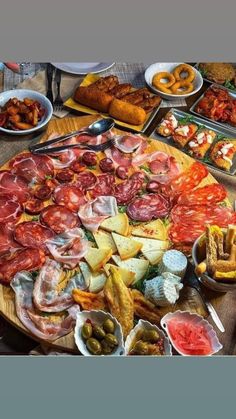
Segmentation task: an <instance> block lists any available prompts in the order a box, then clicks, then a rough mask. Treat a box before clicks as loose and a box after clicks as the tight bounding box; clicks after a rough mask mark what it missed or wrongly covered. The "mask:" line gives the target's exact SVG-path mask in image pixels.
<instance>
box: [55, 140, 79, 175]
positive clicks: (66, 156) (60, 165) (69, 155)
mask: <svg viewBox="0 0 236 419" xmlns="http://www.w3.org/2000/svg"><path fill="white" fill-rule="evenodd" d="M57 145H58V144H57ZM63 145H65V144H63ZM56 155H57V157H58V158H55V156H56ZM76 158H77V155H76V153H75V150H66V151H63V152H59V153H57V154H56V153H52V154H51V160H52V162H53V166H54V169H56V170H60V169H65V168H67V167H70V165H71V164H72V163H73V161H75V159H76Z"/></svg>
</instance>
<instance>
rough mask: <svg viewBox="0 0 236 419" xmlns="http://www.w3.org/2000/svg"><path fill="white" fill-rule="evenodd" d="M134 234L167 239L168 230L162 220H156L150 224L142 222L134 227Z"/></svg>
mask: <svg viewBox="0 0 236 419" xmlns="http://www.w3.org/2000/svg"><path fill="white" fill-rule="evenodd" d="M132 236H138V237H144V238H149V239H157V240H166V239H167V232H166V227H165V226H164V224H163V222H162V221H161V220H154V221H151V222H150V223H148V224H140V225H139V226H135V227H133V228H132Z"/></svg>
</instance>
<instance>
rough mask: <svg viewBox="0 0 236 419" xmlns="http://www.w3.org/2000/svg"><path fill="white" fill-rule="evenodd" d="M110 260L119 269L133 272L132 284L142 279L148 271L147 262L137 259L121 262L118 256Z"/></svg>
mask: <svg viewBox="0 0 236 419" xmlns="http://www.w3.org/2000/svg"><path fill="white" fill-rule="evenodd" d="M112 260H113V261H114V262H115V264H116V265H117V266H120V267H121V268H125V269H127V270H128V271H131V272H134V274H135V277H134V281H133V284H135V282H137V281H139V280H140V279H142V278H143V277H144V275H145V274H146V272H147V270H148V266H149V262H148V260H144V259H138V258H131V259H127V260H121V258H120V257H119V256H112Z"/></svg>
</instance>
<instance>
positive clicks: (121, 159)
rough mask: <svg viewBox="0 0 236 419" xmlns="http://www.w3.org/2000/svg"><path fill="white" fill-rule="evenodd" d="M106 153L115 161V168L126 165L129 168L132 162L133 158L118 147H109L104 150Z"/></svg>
mask: <svg viewBox="0 0 236 419" xmlns="http://www.w3.org/2000/svg"><path fill="white" fill-rule="evenodd" d="M104 153H105V154H106V156H107V157H108V158H109V159H111V160H112V161H113V163H114V166H115V168H116V167H118V166H124V167H127V168H129V167H130V166H131V164H132V158H131V157H128V156H126V155H124V154H123V153H122V152H121V151H120V150H118V148H116V147H111V148H108V149H107V150H105V151H104Z"/></svg>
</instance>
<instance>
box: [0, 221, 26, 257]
mask: <svg viewBox="0 0 236 419" xmlns="http://www.w3.org/2000/svg"><path fill="white" fill-rule="evenodd" d="M13 231H14V226H12V225H10V224H5V223H0V255H2V254H4V253H7V252H12V251H13V250H15V249H19V248H21V245H20V244H19V243H17V242H16V241H15V240H14V235H13Z"/></svg>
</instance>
